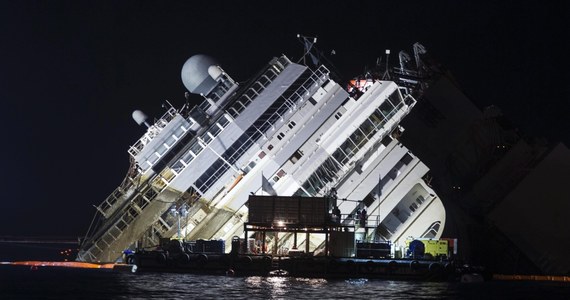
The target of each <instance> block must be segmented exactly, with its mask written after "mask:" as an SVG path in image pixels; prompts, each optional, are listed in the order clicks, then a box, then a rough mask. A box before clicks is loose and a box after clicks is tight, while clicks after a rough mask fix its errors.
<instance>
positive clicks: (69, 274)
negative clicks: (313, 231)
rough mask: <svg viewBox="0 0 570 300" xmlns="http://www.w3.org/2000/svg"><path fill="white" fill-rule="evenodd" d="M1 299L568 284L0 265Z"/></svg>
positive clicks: (429, 293) (488, 289)
mask: <svg viewBox="0 0 570 300" xmlns="http://www.w3.org/2000/svg"><path fill="white" fill-rule="evenodd" d="M0 299H485V300H486V299H570V284H569V283H554V282H506V281H488V282H480V283H459V282H414V281H387V280H363V279H352V280H325V279H308V278H288V277H227V276H206V275H192V274H173V273H128V272H116V271H101V270H78V269H60V270H53V269H52V270H48V269H41V268H40V269H38V270H35V271H33V270H30V269H28V268H18V269H14V268H3V267H2V268H0Z"/></svg>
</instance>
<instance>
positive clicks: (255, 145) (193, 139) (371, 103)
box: [78, 55, 445, 261]
mask: <svg viewBox="0 0 570 300" xmlns="http://www.w3.org/2000/svg"><path fill="white" fill-rule="evenodd" d="M182 79H183V82H184V84H185V86H186V88H187V89H188V90H189V92H190V93H194V94H200V95H202V96H203V98H204V101H203V102H202V103H201V104H200V105H198V106H195V107H193V108H190V107H189V106H188V105H185V106H184V107H182V108H180V109H175V108H173V107H170V108H169V109H168V110H167V111H166V113H165V114H164V115H163V116H162V117H161V118H160V119H158V120H156V121H155V122H154V124H148V123H147V121H146V118H145V116H144V114H143V113H141V112H140V111H136V112H135V113H133V117H134V118H135V120H137V122H139V124H143V123H144V124H146V125H147V126H148V129H147V132H146V133H145V135H144V136H143V137H142V138H141V139H140V140H139V141H137V142H136V143H135V144H134V145H133V146H132V147H130V149H129V154H130V156H131V162H132V166H131V170H130V171H129V174H128V175H127V177H126V178H125V181H124V182H123V183H122V184H121V185H120V186H119V187H118V188H117V189H116V190H115V191H114V192H113V193H112V194H111V195H110V196H109V197H108V198H107V199H106V200H105V201H103V203H101V204H100V205H99V206H98V207H97V216H96V217H97V218H98V219H99V221H98V223H97V224H96V226H95V227H94V228H93V229H92V230H90V231H89V233H88V235H87V237H86V239H85V241H83V243H82V246H81V249H80V252H79V255H78V260H82V261H115V260H117V259H118V258H120V257H121V255H122V253H123V251H124V250H125V249H128V248H133V247H135V245H137V246H139V247H140V246H150V245H157V244H158V242H159V239H160V238H171V237H177V236H178V237H180V236H183V237H185V238H186V239H223V240H225V241H226V245H230V242H231V239H232V237H234V236H241V237H243V235H244V226H243V224H244V222H246V221H247V206H246V202H247V200H248V197H249V195H251V194H258V195H262V194H265V195H267V194H276V195H280V196H290V195H297V196H304V197H313V196H324V195H327V194H330V193H331V191H333V190H336V196H337V198H338V207H339V209H340V210H341V213H342V214H343V215H345V216H348V215H353V214H355V212H356V211H357V210H358V209H363V208H366V210H367V211H368V221H367V223H368V224H367V226H368V227H371V228H374V230H371V231H370V230H369V231H366V233H365V234H367V235H368V237H366V238H370V239H376V240H379V239H380V240H390V241H392V242H394V243H395V244H396V245H398V244H399V245H403V244H404V240H405V239H406V238H408V237H410V236H413V237H427V238H439V237H440V236H441V231H442V230H443V226H444V224H445V210H444V208H443V205H442V203H441V200H440V199H439V198H438V197H437V195H436V193H435V192H434V191H433V190H432V189H431V188H430V187H429V185H428V184H426V183H425V182H424V180H423V179H422V178H423V177H424V176H425V175H426V174H427V172H428V171H429V169H428V167H427V166H426V165H424V164H423V163H422V162H421V161H420V159H419V158H418V157H416V156H414V154H413V153H411V152H410V151H409V150H408V149H407V148H406V147H405V145H402V144H401V143H400V142H399V140H398V136H399V135H400V134H401V133H402V132H403V131H404V128H402V127H401V126H400V125H399V123H400V121H401V120H402V119H403V118H405V117H406V115H407V114H408V113H409V112H410V110H412V109H413V108H414V105H415V104H416V100H415V99H414V98H413V97H412V96H411V93H410V92H409V91H408V89H406V88H402V87H399V86H398V85H397V84H396V83H394V82H392V81H383V80H377V79H367V80H363V81H362V84H360V85H359V87H352V88H353V89H356V88H357V89H358V91H359V92H358V93H357V94H355V95H357V96H354V97H353V96H350V95H349V93H348V92H347V91H346V90H345V89H344V88H343V87H342V86H341V85H339V83H337V82H335V81H333V80H332V79H331V78H330V72H329V70H328V69H327V68H326V67H325V66H322V65H321V66H319V67H315V68H310V67H308V66H305V65H302V64H298V63H294V62H292V61H290V60H289V59H288V58H287V57H286V56H281V57H279V58H274V59H272V60H271V61H270V62H269V63H268V64H267V65H266V66H265V67H264V68H263V69H262V70H261V71H260V72H259V73H258V74H257V76H255V77H254V79H252V80H251V81H250V82H249V83H247V84H245V85H243V86H239V85H238V84H237V83H236V82H235V81H234V80H233V79H232V78H231V77H230V76H229V75H228V74H226V73H225V72H224V71H223V70H222V69H221V68H220V66H219V65H218V64H217V63H216V61H215V60H214V59H212V58H210V57H208V56H205V55H195V56H192V57H191V58H190V59H188V61H187V62H186V63H185V65H184V67H183V69H182ZM311 242H312V243H317V246H318V242H319V241H318V240H317V241H315V240H314V239H312V240H311ZM226 248H229V247H226Z"/></svg>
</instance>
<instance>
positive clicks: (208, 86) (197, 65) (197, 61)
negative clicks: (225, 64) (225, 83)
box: [182, 54, 218, 95]
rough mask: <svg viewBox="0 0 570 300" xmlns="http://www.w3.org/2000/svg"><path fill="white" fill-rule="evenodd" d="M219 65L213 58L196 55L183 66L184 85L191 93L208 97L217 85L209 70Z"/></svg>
mask: <svg viewBox="0 0 570 300" xmlns="http://www.w3.org/2000/svg"><path fill="white" fill-rule="evenodd" d="M217 65H218V63H217V62H216V61H215V60H214V59H213V58H211V57H209V56H207V55H203V54H196V55H194V56H192V57H190V58H189V59H188V60H187V61H186V62H185V63H184V66H182V83H184V86H185V87H186V89H188V91H189V92H190V93H193V94H203V95H207V94H208V93H210V92H211V91H212V89H213V88H214V87H215V86H216V85H217V82H216V81H215V80H214V79H213V78H212V76H210V73H209V72H208V69H209V68H210V67H211V66H217Z"/></svg>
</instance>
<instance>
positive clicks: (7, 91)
mask: <svg viewBox="0 0 570 300" xmlns="http://www.w3.org/2000/svg"><path fill="white" fill-rule="evenodd" d="M401 2H403V3H401ZM463 2H466V1H391V2H387V1H338V2H335V1H322V2H317V1H299V2H296V1H283V4H268V3H273V1H259V2H257V1H255V2H252V1H247V2H246V1H201V2H198V1H136V2H132V1H89V2H88V1H11V2H8V1H2V2H0V38H1V41H0V101H1V108H0V115H1V117H2V119H1V120H2V125H3V130H2V131H3V138H2V144H1V146H0V151H1V152H0V153H1V157H2V159H3V164H2V169H1V170H2V172H1V173H0V176H1V178H0V190H1V191H2V195H0V205H1V207H0V236H60V237H61V236H63V237H71V238H74V237H77V236H82V235H83V234H85V232H86V231H87V228H88V226H89V223H90V221H91V219H92V217H93V215H94V213H95V209H94V208H93V205H98V204H99V203H101V202H102V201H103V200H104V199H105V198H106V197H107V196H108V195H109V194H110V193H111V192H112V191H113V190H114V189H115V188H116V187H117V186H118V185H119V184H120V183H121V181H122V180H123V178H124V176H125V174H126V172H127V169H128V166H129V159H128V154H127V149H128V147H129V146H130V145H132V144H134V143H135V142H136V141H137V140H138V138H139V137H140V136H141V135H142V134H143V133H144V131H145V129H144V128H142V127H139V126H137V125H136V123H135V122H134V121H133V120H132V119H131V113H132V111H133V110H135V109H141V110H143V111H144V112H145V113H146V114H147V115H149V116H150V117H160V116H161V115H162V114H163V112H164V109H163V108H162V107H161V105H162V104H163V103H164V100H165V99H166V100H168V101H170V102H171V103H172V104H173V105H174V106H176V107H179V106H180V105H182V104H183V103H184V101H185V100H184V92H185V89H184V86H183V85H182V82H181V80H180V70H181V68H182V65H183V63H184V62H185V61H186V59H187V58H189V57H190V56H192V55H194V54H197V53H204V54H209V55H211V56H213V57H215V58H216V59H218V61H219V62H220V63H221V65H222V67H223V68H224V69H225V70H226V72H228V73H229V74H230V75H231V76H232V77H233V78H234V79H236V80H238V81H240V82H243V81H246V80H247V79H249V76H252V75H254V73H256V72H257V71H258V69H260V68H261V67H262V66H263V65H264V64H265V63H267V62H268V61H269V60H270V59H271V58H272V57H274V56H278V55H280V54H286V55H288V56H289V57H290V58H292V59H293V60H294V61H297V60H298V59H299V57H300V55H301V54H302V51H303V47H302V45H301V44H300V43H299V41H298V40H297V38H296V35H297V33H301V34H304V35H307V36H317V37H318V43H317V46H318V47H319V48H320V50H322V51H323V52H325V53H330V52H331V50H333V49H334V50H335V52H336V55H334V56H332V57H331V61H332V62H333V63H334V64H335V66H336V68H337V69H338V70H340V72H341V75H342V76H343V77H344V78H345V79H348V78H350V77H352V76H355V75H358V74H360V73H362V71H363V70H364V68H365V66H366V65H373V64H374V62H375V61H376V58H377V57H379V56H383V54H384V51H385V49H391V50H392V53H394V54H396V55H392V57H391V62H392V63H396V62H397V52H398V51H399V50H407V51H408V52H409V53H412V49H411V47H412V44H413V43H414V42H418V41H419V42H420V43H422V44H423V45H424V46H425V47H426V48H427V49H428V51H429V52H430V53H431V55H432V56H433V57H435V58H436V59H437V60H439V61H440V62H441V63H442V64H443V65H444V66H446V67H447V68H448V69H449V70H451V71H452V72H453V74H454V75H455V77H456V78H457V80H458V82H459V83H460V84H461V86H462V87H463V89H464V90H465V93H466V94H467V95H468V96H469V97H470V98H471V99H472V100H474V102H476V103H477V104H478V105H479V106H481V107H484V106H487V105H490V104H496V105H498V106H499V107H500V108H502V110H503V111H504V113H505V114H506V115H507V116H508V117H509V118H510V119H511V120H512V121H513V122H514V123H515V124H516V125H518V126H519V127H520V128H521V130H522V131H523V132H527V133H528V134H529V135H540V136H545V137H547V138H549V139H550V140H552V141H556V140H561V141H564V142H565V143H566V144H567V145H568V146H570V131H569V130H568V129H570V118H569V117H568V115H569V113H570V105H569V102H570V96H569V94H570V93H569V88H568V87H569V84H568V82H569V79H570V78H569V75H568V74H569V71H568V70H569V67H570V63H569V60H568V56H569V55H570V51H568V50H569V49H570V47H569V42H568V38H569V37H570V35H569V29H568V28H570V26H569V22H568V18H570V5H569V4H568V2H563V1H532V2H530V1H507V2H506V3H495V1H470V2H469V3H463ZM496 2H499V1H496ZM206 3H207V4H206ZM193 99H194V100H195V101H200V97H199V96H197V97H194V98H193Z"/></svg>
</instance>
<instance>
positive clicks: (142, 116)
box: [133, 110, 149, 127]
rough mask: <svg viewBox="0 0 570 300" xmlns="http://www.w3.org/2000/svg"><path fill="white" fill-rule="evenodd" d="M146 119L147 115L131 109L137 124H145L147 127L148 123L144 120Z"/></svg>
mask: <svg viewBox="0 0 570 300" xmlns="http://www.w3.org/2000/svg"><path fill="white" fill-rule="evenodd" d="M147 119H148V117H147V115H146V114H145V113H143V112H142V111H140V110H135V111H133V120H135V122H137V124H139V125H142V124H145V125H146V126H147V127H149V124H148V123H147V122H146V120H147Z"/></svg>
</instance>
